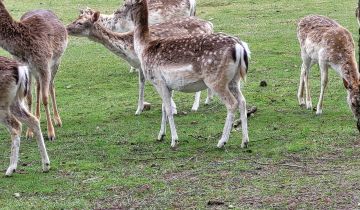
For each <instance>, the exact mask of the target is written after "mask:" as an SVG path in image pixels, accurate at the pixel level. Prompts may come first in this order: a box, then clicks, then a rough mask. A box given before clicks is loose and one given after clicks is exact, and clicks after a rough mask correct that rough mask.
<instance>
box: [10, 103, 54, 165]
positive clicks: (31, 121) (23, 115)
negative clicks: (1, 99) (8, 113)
mask: <svg viewBox="0 0 360 210" xmlns="http://www.w3.org/2000/svg"><path fill="white" fill-rule="evenodd" d="M12 112H13V114H14V115H15V117H16V118H17V119H19V120H20V121H21V122H22V123H24V124H26V125H27V126H28V127H29V128H31V130H32V131H33V132H34V135H35V137H36V140H37V144H38V147H39V151H40V155H41V162H42V170H43V172H47V171H49V169H50V160H49V156H48V154H47V151H46V147H45V142H44V138H43V135H42V133H41V128H40V122H39V120H38V119H37V118H36V117H35V116H33V115H32V114H31V113H30V112H28V110H27V109H26V107H23V106H22V105H21V104H17V105H15V106H12Z"/></svg>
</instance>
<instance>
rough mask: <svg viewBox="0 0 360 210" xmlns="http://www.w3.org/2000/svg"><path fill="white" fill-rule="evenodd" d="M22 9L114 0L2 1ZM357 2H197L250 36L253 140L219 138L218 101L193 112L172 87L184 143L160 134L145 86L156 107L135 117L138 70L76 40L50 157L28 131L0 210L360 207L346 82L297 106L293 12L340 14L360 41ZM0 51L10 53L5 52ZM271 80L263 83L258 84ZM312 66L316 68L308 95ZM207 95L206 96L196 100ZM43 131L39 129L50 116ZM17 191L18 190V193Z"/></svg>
mask: <svg viewBox="0 0 360 210" xmlns="http://www.w3.org/2000/svg"><path fill="white" fill-rule="evenodd" d="M5 4H6V5H7V8H8V9H9V11H10V12H11V13H12V14H13V15H14V17H15V18H16V19H18V18H19V17H20V16H21V15H22V14H23V13H24V12H25V11H28V10H30V9H36V8H47V9H51V10H53V11H55V12H56V13H57V14H58V16H59V17H61V19H62V21H63V22H64V23H66V24H68V23H70V22H71V21H72V20H74V19H75V18H76V17H77V15H78V10H79V9H80V8H84V7H86V6H89V7H92V8H96V9H98V10H100V11H102V12H104V13H111V12H112V11H113V10H115V9H116V8H117V7H118V6H119V1H117V0H108V1H101V0H88V1H84V0H63V1H55V0H42V1H37V0H23V1H21V3H19V1H15V0H5ZM356 5H357V2H356V1H354V0H353V1H349V0H347V1H339V0H336V1H335V0H304V1H298V0H276V1H274V0H262V1H260V0H198V5H197V14H198V16H200V17H202V18H204V19H206V20H211V21H212V22H213V24H214V26H215V30H216V31H221V32H226V33H229V34H233V35H237V36H239V37H241V39H243V40H244V41H246V42H248V43H249V45H250V48H251V50H252V60H251V63H250V70H249V74H248V79H247V82H246V83H245V84H244V85H243V88H242V90H243V93H244V95H245V97H246V99H247V102H248V104H250V105H255V106H257V107H258V112H257V113H256V114H255V115H254V116H253V117H251V118H250V119H249V137H250V145H249V148H248V149H241V148H240V144H241V133H240V132H233V133H232V135H231V137H230V141H229V143H228V144H227V145H226V147H225V149H217V148H216V144H217V141H218V139H219V136H220V135H221V132H222V129H223V123H224V121H225V117H226V110H225V107H224V106H223V105H222V104H221V103H220V101H219V99H217V98H216V99H215V101H214V102H213V103H212V104H211V105H209V106H204V105H203V103H202V105H201V108H200V110H199V111H198V112H196V113H192V112H190V109H191V105H192V102H193V94H182V93H177V94H176V95H175V98H174V100H175V102H176V103H177V106H178V110H179V111H182V112H186V113H187V114H185V115H184V114H182V115H179V116H176V117H175V122H176V124H177V129H178V134H179V140H180V144H179V147H178V148H177V150H176V151H173V150H172V149H170V135H169V130H168V135H167V137H166V141H164V142H157V141H156V140H155V139H156V137H157V134H158V131H159V129H160V120H161V101H160V98H159V96H158V95H157V93H155V91H154V88H153V87H152V86H151V85H150V84H149V85H147V87H146V92H145V98H146V101H148V102H151V103H152V109H151V110H150V111H147V112H144V113H143V114H142V115H140V116H135V115H134V113H135V110H136V104H137V75H136V74H130V73H129V71H128V69H129V66H128V65H127V64H126V63H125V62H124V61H122V60H120V59H118V58H117V57H116V56H115V55H113V54H111V53H110V52H109V51H108V50H106V49H105V48H104V47H103V46H101V45H99V44H95V43H93V42H91V41H89V40H87V39H85V38H73V37H72V38H71V39H70V43H69V47H68V49H67V51H66V54H65V55H64V57H63V62H62V65H61V70H60V72H59V73H58V75H57V81H56V86H57V95H58V105H59V108H60V111H61V113H60V114H61V116H62V120H63V127H62V128H57V129H56V134H57V140H56V141H54V142H48V141H47V142H46V143H47V148H48V152H49V156H50V160H51V163H52V169H51V171H50V172H49V173H46V174H43V173H41V165H40V155H39V152H38V150H37V145H36V142H35V141H34V140H23V141H22V143H21V144H22V145H21V150H20V152H21V156H20V158H21V159H20V163H19V167H18V173H16V174H15V175H14V176H13V177H11V178H5V177H4V176H0V208H1V209H91V208H103V209H106V208H115V209H116V208H120V209H129V208H141V209H191V208H192V209H203V208H214V209H227V208H236V209H254V208H260V209H284V208H289V209H295V208H306V209H312V208H321V209H356V208H360V207H359V206H360V204H359V203H360V138H359V131H357V129H356V122H355V121H354V119H353V117H352V114H351V111H350V109H349V107H348V105H347V103H346V100H345V98H346V92H345V89H344V88H343V85H342V81H341V79H340V78H339V76H338V75H336V74H335V73H334V71H331V73H330V81H329V86H328V89H327V92H326V96H325V102H324V103H325V105H324V114H323V115H322V116H316V115H315V112H313V111H309V110H305V109H303V108H300V107H299V106H298V104H297V99H296V92H297V87H298V80H299V74H300V70H299V66H300V64H301V60H300V56H299V46H298V43H297V39H296V22H297V20H298V19H299V18H301V17H303V16H305V15H307V14H322V15H327V16H329V17H331V18H333V19H336V20H338V21H339V22H340V23H341V24H342V25H343V26H345V27H346V28H348V29H349V30H350V31H351V32H352V33H353V35H354V39H355V40H357V39H358V32H357V27H358V26H357V23H356V19H355V16H354V11H355V7H356ZM0 54H2V55H8V54H7V53H6V52H4V51H0ZM262 80H266V81H267V83H268V86H267V87H260V86H259V83H260V81H262ZM319 80H320V79H319V70H318V68H317V67H316V68H315V67H314V68H313V71H312V74H311V81H312V96H313V105H316V102H317V99H318V95H319V90H320V88H319V83H320V82H319ZM204 98H205V94H203V99H202V102H203V101H204ZM42 129H43V132H44V134H45V135H46V123H45V114H44V112H43V113H42ZM0 139H1V141H0V154H1V155H0V169H1V171H2V172H3V174H4V173H5V169H6V168H7V166H8V163H9V155H10V140H9V139H10V137H9V134H8V133H7V132H6V130H5V129H4V128H3V127H1V128H0ZM15 193H19V194H20V197H15V196H14V194H15Z"/></svg>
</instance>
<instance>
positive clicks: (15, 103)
mask: <svg viewBox="0 0 360 210" xmlns="http://www.w3.org/2000/svg"><path fill="white" fill-rule="evenodd" d="M29 81H30V78H29V70H28V67H27V66H24V65H20V64H19V63H17V62H16V61H13V60H10V59H7V58H5V57H2V56H0V123H1V124H3V125H5V126H6V128H7V129H8V130H9V132H10V134H11V140H12V145H11V157H10V166H9V168H8V169H7V171H6V176H11V175H12V174H13V173H14V172H15V170H16V167H17V164H18V159H19V147H20V136H21V123H20V122H22V123H25V124H26V125H27V126H28V127H29V128H31V129H32V131H33V132H34V134H35V137H36V139H37V143H38V146H39V150H40V154H41V159H42V167H43V171H44V172H47V171H48V170H49V169H50V161H49V157H48V155H47V152H46V148H45V143H44V138H43V136H42V133H41V129H40V123H39V120H38V119H36V118H35V117H34V116H33V115H32V114H31V113H30V112H28V110H27V108H26V106H25V101H24V99H25V97H26V96H27V94H28V93H29V92H30V84H29ZM19 121H20V122H19Z"/></svg>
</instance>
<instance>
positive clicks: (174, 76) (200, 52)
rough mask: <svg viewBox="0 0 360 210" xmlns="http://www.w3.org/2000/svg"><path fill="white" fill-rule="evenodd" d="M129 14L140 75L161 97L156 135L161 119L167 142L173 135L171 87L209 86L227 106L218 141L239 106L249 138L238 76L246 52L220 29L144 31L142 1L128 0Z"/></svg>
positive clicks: (194, 88) (223, 140)
mask: <svg viewBox="0 0 360 210" xmlns="http://www.w3.org/2000/svg"><path fill="white" fill-rule="evenodd" d="M131 6H132V8H133V9H132V16H133V17H134V22H135V25H136V29H135V32H134V45H135V51H136V54H137V55H138V56H139V59H140V62H141V66H142V67H143V71H144V74H145V75H146V78H147V79H149V80H150V81H151V82H152V84H153V85H154V86H155V88H156V90H157V91H158V93H159V94H160V96H161V98H162V100H163V109H162V120H161V128H160V132H159V136H158V139H159V140H160V139H162V138H163V137H164V136H165V128H166V121H167V120H168V121H169V124H170V130H171V136H172V141H171V146H172V147H175V146H176V141H177V140H178V136H177V131H176V127H175V122H174V118H173V113H172V109H171V94H170V92H171V90H179V91H183V92H196V91H199V90H203V89H206V88H210V89H211V90H213V91H214V92H215V93H217V94H218V96H219V97H220V99H221V100H222V102H223V103H224V104H225V105H226V108H227V118H226V121H225V126H224V129H223V135H222V137H221V139H220V140H219V142H218V145H217V146H218V147H222V146H224V144H226V142H227V141H228V140H229V135H230V131H231V129H232V125H233V121H234V114H235V112H236V110H240V115H241V123H242V131H243V139H242V144H241V146H242V147H246V146H247V145H248V142H249V137H248V130H247V114H246V101H245V98H244V96H243V95H242V93H241V91H240V80H241V78H242V77H243V78H245V77H246V70H247V66H248V65H247V64H246V62H247V61H248V58H247V54H248V52H250V51H249V50H248V47H247V45H246V44H245V45H244V46H246V47H242V45H241V44H242V43H241V42H240V41H239V39H238V38H236V37H232V36H228V35H226V34H203V35H197V36H187V37H173V38H168V39H153V38H152V37H151V36H150V35H149V27H148V24H147V23H148V21H147V20H148V12H147V3H146V1H144V0H133V1H132V5H131Z"/></svg>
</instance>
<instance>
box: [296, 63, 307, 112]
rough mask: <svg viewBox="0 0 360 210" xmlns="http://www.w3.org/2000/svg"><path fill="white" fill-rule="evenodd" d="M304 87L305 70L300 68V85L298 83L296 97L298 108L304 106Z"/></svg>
mask: <svg viewBox="0 0 360 210" xmlns="http://www.w3.org/2000/svg"><path fill="white" fill-rule="evenodd" d="M304 85H305V69H304V68H303V67H301V73H300V83H299V90H298V95H297V96H298V101H299V105H300V106H305V99H304Z"/></svg>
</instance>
